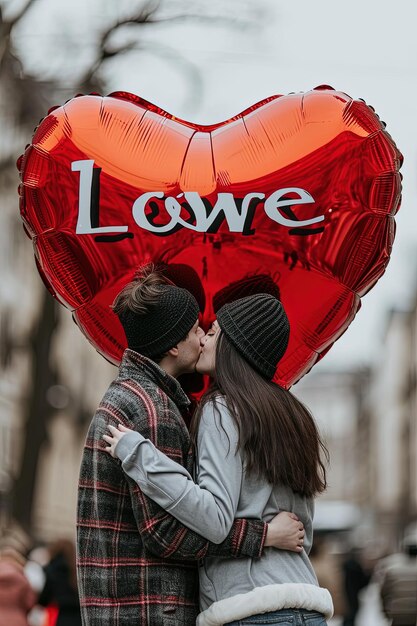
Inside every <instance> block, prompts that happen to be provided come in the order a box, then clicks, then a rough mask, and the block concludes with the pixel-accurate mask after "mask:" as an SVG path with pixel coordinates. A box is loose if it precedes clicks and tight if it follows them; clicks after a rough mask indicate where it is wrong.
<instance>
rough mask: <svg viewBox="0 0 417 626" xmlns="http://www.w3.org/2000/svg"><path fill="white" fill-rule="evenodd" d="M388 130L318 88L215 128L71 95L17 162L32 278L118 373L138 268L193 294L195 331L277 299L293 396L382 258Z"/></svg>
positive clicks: (394, 178)
mask: <svg viewBox="0 0 417 626" xmlns="http://www.w3.org/2000/svg"><path fill="white" fill-rule="evenodd" d="M384 128H385V125H384V123H383V122H381V121H380V120H379V118H378V116H377V115H376V114H375V112H374V110H373V109H372V108H371V107H369V106H367V105H366V103H365V102H363V101H361V100H354V99H352V98H350V97H349V96H348V95H346V94H345V93H342V92H338V91H335V90H333V89H332V88H331V87H327V86H321V87H317V88H315V89H313V90H311V91H309V92H306V93H299V94H291V95H285V96H272V97H270V98H268V99H266V100H264V101H263V102H259V103H258V104H255V105H254V106H252V107H250V108H249V109H247V110H246V111H244V112H242V113H240V114H239V115H236V116H235V117H234V118H232V119H229V120H227V121H225V122H221V123H218V124H214V125H212V126H201V125H197V124H192V123H188V122H186V121H183V120H180V119H177V118H175V117H174V116H172V115H169V114H168V113H167V112H165V111H163V110H162V109H159V108H158V107H157V106H155V105H152V104H150V103H149V102H146V101H145V100H143V99H141V98H139V97H138V96H135V95H133V94H129V93H125V92H116V93H112V94H110V95H109V96H106V97H101V96H99V95H88V96H78V97H75V98H73V99H72V100H69V101H68V102H67V103H66V104H64V105H63V106H61V107H56V108H54V109H52V110H51V111H50V112H49V114H48V115H47V117H45V118H44V119H43V121H42V122H41V123H40V125H39V126H38V128H37V129H36V131H35V134H34V136H33V138H32V141H31V144H30V145H29V146H28V147H27V149H26V151H25V153H24V155H22V156H21V157H20V158H19V160H18V167H19V169H20V175H21V185H20V209H21V216H22V219H23V222H24V227H25V230H26V233H27V234H28V236H29V237H31V238H32V241H33V246H34V252H35V258H36V263H37V267H38V270H39V272H40V274H41V276H42V278H43V280H44V282H45V284H46V285H47V286H48V288H49V290H50V291H51V292H52V293H53V294H54V295H55V296H56V298H58V299H59V300H60V302H62V303H63V304H64V305H65V306H66V307H68V308H69V309H71V310H72V311H73V316H74V319H75V321H76V322H77V324H78V325H79V327H80V328H81V330H82V331H83V332H84V334H85V335H86V336H87V337H88V339H89V340H90V341H91V342H92V344H93V345H94V346H95V347H96V348H97V350H98V351H99V352H101V353H102V354H103V355H104V356H105V357H106V358H107V359H109V360H110V361H112V362H114V363H118V362H119V361H120V359H121V356H122V353H123V349H124V347H125V345H126V340H125V336H124V333H123V329H122V327H121V325H120V323H119V320H118V318H117V316H116V315H115V314H114V313H113V311H112V310H111V308H110V305H111V303H112V302H113V300H114V298H115V296H116V294H117V293H118V292H119V291H120V289H121V288H122V287H123V286H124V285H125V284H126V283H127V282H129V281H130V280H131V279H132V277H133V275H134V273H135V271H136V269H137V267H138V266H139V265H140V264H143V263H145V262H147V261H155V262H163V263H164V266H165V267H166V268H167V271H168V273H169V272H171V278H172V279H173V280H174V282H176V283H177V284H180V285H182V286H187V281H191V282H193V285H194V292H195V293H196V289H197V291H198V294H199V298H198V299H199V303H200V307H201V309H202V320H203V324H204V325H207V324H208V323H209V322H211V321H212V320H213V319H214V317H215V310H216V309H217V308H218V306H220V305H221V304H222V303H223V302H225V301H228V299H231V297H232V296H231V294H232V295H233V297H241V296H243V295H246V294H247V293H253V292H256V291H257V290H258V291H268V292H271V293H276V294H277V295H279V296H280V298H281V300H282V302H283V304H284V306H285V309H286V310H287V313H288V316H289V319H290V324H291V336H290V343H289V346H288V349H287V352H286V354H285V356H284V358H283V359H282V361H281V362H280V364H279V366H278V369H277V372H276V375H275V379H274V380H275V381H276V382H278V383H280V384H283V385H285V386H287V387H288V386H290V385H291V384H293V383H294V382H296V381H297V380H298V379H300V378H301V377H302V376H303V374H304V373H306V372H307V371H308V370H309V369H310V368H311V367H312V366H313V365H314V363H315V362H316V361H317V360H318V359H320V358H321V357H322V356H323V355H324V354H325V353H326V352H327V351H328V349H329V348H330V347H331V345H332V344H333V342H334V341H335V340H336V339H337V338H338V337H340V335H341V334H342V333H343V332H344V331H345V330H346V328H347V327H348V325H349V324H350V322H351V321H352V320H353V318H354V316H355V314H356V312H357V310H358V309H359V306H360V299H361V297H362V296H363V295H364V294H365V293H366V292H367V291H368V290H369V289H370V288H371V287H373V285H374V284H375V283H376V282H377V280H378V279H379V278H380V277H381V275H382V274H383V273H384V271H385V268H386V266H387V263H388V261H389V257H390V253H391V247H392V244H393V240H394V234H395V222H394V216H395V213H396V211H397V210H398V208H399V204H400V195H401V176H400V174H399V169H400V166H401V162H402V156H401V154H400V152H399V151H398V149H397V148H396V146H395V144H394V142H393V140H392V139H391V137H390V135H388V134H387V133H386V132H385V130H384ZM196 283H198V285H197V287H196ZM190 284H191V283H190ZM190 288H191V287H190ZM191 290H193V289H192V288H191ZM196 295H197V294H196Z"/></svg>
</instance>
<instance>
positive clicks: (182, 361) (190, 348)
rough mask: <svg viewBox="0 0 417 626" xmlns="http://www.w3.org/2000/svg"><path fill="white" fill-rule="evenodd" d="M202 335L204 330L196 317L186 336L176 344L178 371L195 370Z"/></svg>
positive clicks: (183, 372)
mask: <svg viewBox="0 0 417 626" xmlns="http://www.w3.org/2000/svg"><path fill="white" fill-rule="evenodd" d="M203 337H204V330H203V329H202V328H201V327H200V324H199V321H198V319H197V320H196V322H195V324H194V326H193V327H192V329H191V330H190V332H189V333H188V335H187V337H186V338H185V339H183V341H180V342H179V343H178V345H177V348H178V358H177V366H178V369H179V373H181V374H189V373H191V372H195V371H196V363H197V361H198V359H199V356H200V352H201V340H202V338H203Z"/></svg>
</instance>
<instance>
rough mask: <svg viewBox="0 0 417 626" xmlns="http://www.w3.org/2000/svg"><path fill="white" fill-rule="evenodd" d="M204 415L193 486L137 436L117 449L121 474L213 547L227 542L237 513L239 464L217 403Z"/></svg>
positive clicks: (229, 425)
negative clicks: (123, 472)
mask: <svg viewBox="0 0 417 626" xmlns="http://www.w3.org/2000/svg"><path fill="white" fill-rule="evenodd" d="M216 407H217V410H216V409H215V407H214V405H213V404H208V405H206V407H205V408H204V410H203V414H202V417H201V422H200V427H199V433H198V457H197V480H198V484H195V483H194V481H193V479H192V477H191V476H190V474H189V473H188V472H187V470H186V469H185V468H184V467H182V466H181V465H179V464H178V463H175V461H173V460H172V459H170V458H169V457H167V456H166V455H165V454H163V453H162V452H161V451H160V450H158V449H157V448H156V447H155V446H154V445H153V443H152V442H151V441H149V439H145V438H144V437H143V436H142V435H140V433H138V432H134V433H133V432H132V433H128V434H127V435H125V436H124V437H122V439H121V440H120V441H119V443H118V444H117V446H116V454H117V456H118V457H119V458H120V460H121V461H122V467H123V470H124V471H125V473H126V474H127V475H128V476H130V478H132V479H133V480H134V481H135V482H136V483H137V484H138V485H139V487H140V488H141V490H142V491H143V492H144V493H145V494H146V495H147V496H149V497H150V498H151V499H152V500H154V501H155V502H156V503H157V504H159V506H161V507H162V508H163V509H165V510H166V511H167V512H169V513H170V514H171V515H173V516H174V517H175V518H176V519H178V520H179V521H180V522H182V523H183V524H184V525H185V526H187V527H188V528H190V529H191V530H194V531H195V532H197V533H199V534H200V535H202V536H203V537H205V538H206V539H208V540H209V541H211V542H213V543H221V542H222V541H224V539H225V538H226V537H227V535H228V533H229V531H230V529H231V527H232V525H233V520H234V517H235V513H236V510H237V505H238V500H239V494H240V489H241V482H242V459H241V456H240V454H239V453H238V452H236V447H237V441H238V433H237V429H236V426H235V423H234V420H233V418H232V416H231V415H230V413H229V411H228V409H227V408H226V406H225V405H224V404H222V403H221V401H219V402H217V403H216Z"/></svg>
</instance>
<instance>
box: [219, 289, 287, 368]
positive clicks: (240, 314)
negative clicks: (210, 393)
mask: <svg viewBox="0 0 417 626" xmlns="http://www.w3.org/2000/svg"><path fill="white" fill-rule="evenodd" d="M217 321H218V323H219V326H220V328H221V329H222V331H223V332H224V334H225V335H226V337H227V338H228V339H229V341H230V342H231V343H232V344H233V346H234V347H235V348H236V350H237V351H238V352H239V353H240V354H241V355H242V356H243V358H244V359H246V361H248V362H249V363H250V364H251V365H252V367H253V368H254V369H256V370H257V371H258V372H259V373H260V374H261V375H262V376H264V377H265V378H267V379H268V380H271V379H272V378H273V377H274V374H275V370H276V367H277V365H278V362H279V361H280V360H281V359H282V357H283V356H284V353H285V350H286V349H287V346H288V340H289V336H290V324H289V321H288V317H287V314H286V313H285V311H284V307H283V306H282V304H281V302H280V301H279V300H278V299H277V298H274V296H271V295H269V294H267V293H260V294H257V295H253V296H246V297H245V298H240V299H239V300H235V301H234V302H230V303H228V304H225V305H223V306H222V307H221V309H219V311H217Z"/></svg>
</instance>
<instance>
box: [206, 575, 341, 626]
mask: <svg viewBox="0 0 417 626" xmlns="http://www.w3.org/2000/svg"><path fill="white" fill-rule="evenodd" d="M281 609H304V610H306V611H317V612H318V613H323V615H324V616H325V618H326V619H329V618H330V617H332V615H333V602H332V597H331V595H330V593H329V591H328V590H327V589H323V588H322V587H317V586H316V585H307V584H301V583H283V584H281V585H280V584H277V585H265V586H264V587H256V588H255V589H253V590H252V591H249V592H248V593H241V594H239V595H236V596H232V597H231V598H225V599H224V600H219V601H218V602H214V604H212V605H211V606H210V607H209V608H208V609H206V610H205V611H203V612H202V613H200V615H199V616H198V617H197V626H221V625H222V624H227V623H228V622H234V621H235V620H239V619H243V618H245V617H249V616H251V615H257V614H258V613H268V612H271V611H280V610H281Z"/></svg>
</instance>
